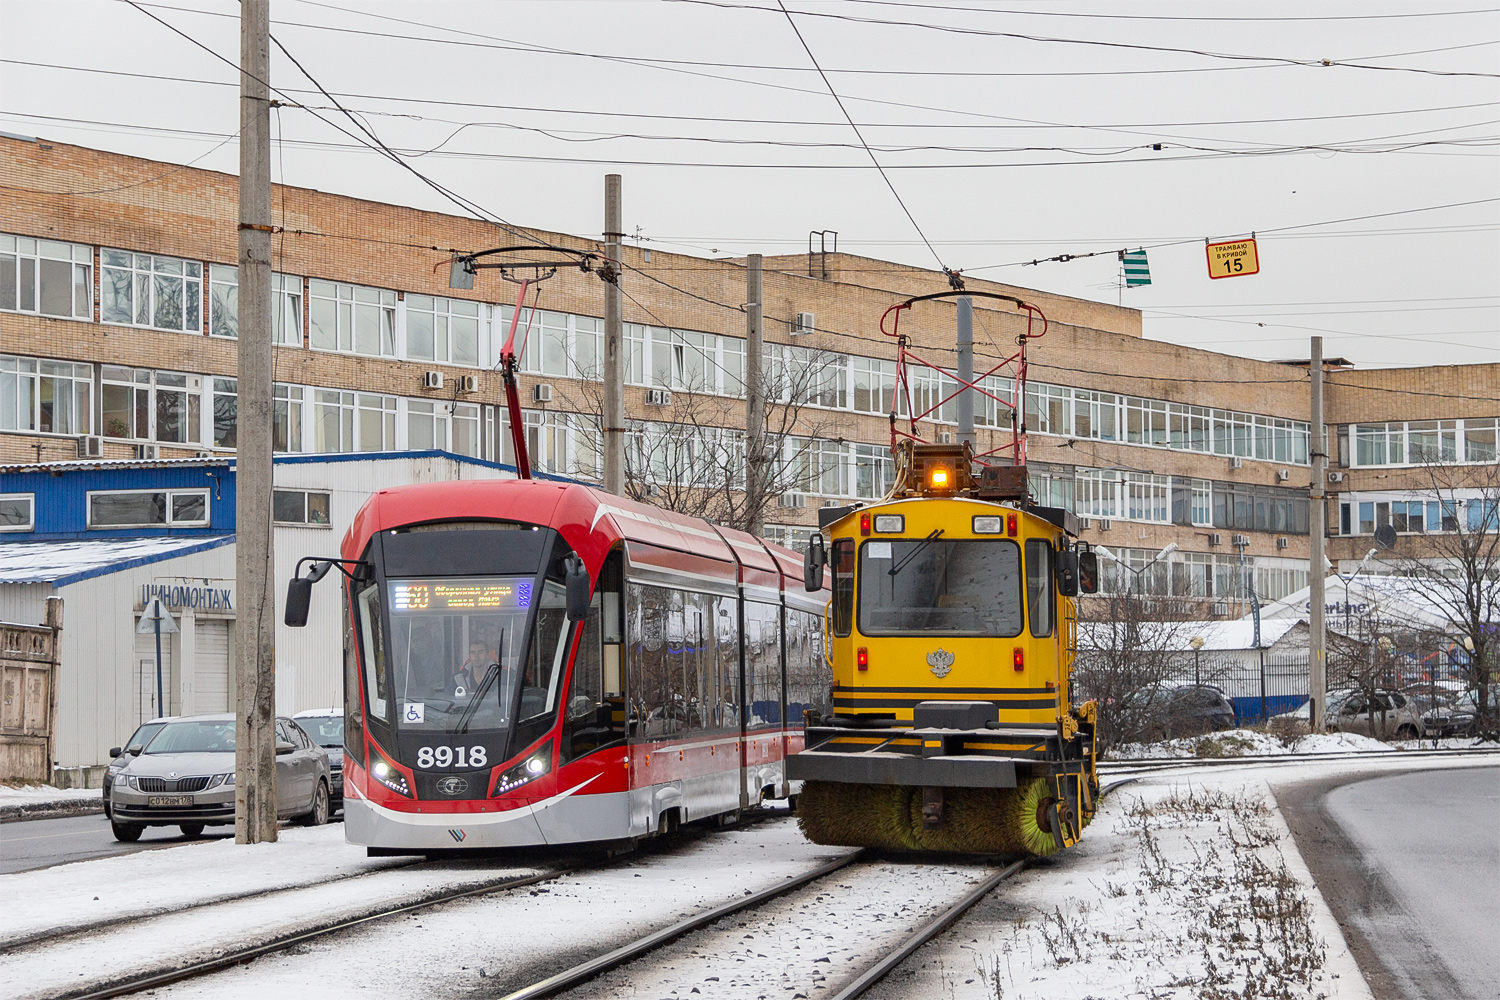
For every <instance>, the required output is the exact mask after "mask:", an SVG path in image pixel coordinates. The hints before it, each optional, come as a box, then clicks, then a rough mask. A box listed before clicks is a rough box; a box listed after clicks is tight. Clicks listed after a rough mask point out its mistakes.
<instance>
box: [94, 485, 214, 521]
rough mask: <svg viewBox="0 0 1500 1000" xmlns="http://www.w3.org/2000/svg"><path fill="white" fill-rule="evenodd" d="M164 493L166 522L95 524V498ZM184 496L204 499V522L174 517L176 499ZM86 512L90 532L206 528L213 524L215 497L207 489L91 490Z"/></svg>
mask: <svg viewBox="0 0 1500 1000" xmlns="http://www.w3.org/2000/svg"><path fill="white" fill-rule="evenodd" d="M153 493H162V494H165V496H166V504H165V507H164V515H165V517H166V520H164V521H141V522H133V523H129V524H95V523H94V498H95V497H101V496H137V495H143V494H146V495H149V494H153ZM184 496H201V497H202V498H203V518H202V520H192V521H178V520H176V519H175V518H174V517H173V513H172V511H173V508H174V507H175V506H176V498H177V497H184ZM84 510H85V512H86V517H87V520H88V525H87V527H88V529H89V530H90V531H116V530H119V529H123V528H179V527H189V528H206V527H208V526H209V525H211V524H212V523H213V497H212V496H211V495H210V491H209V490H208V489H206V488H204V489H200V488H196V487H195V488H193V489H156V490H89V491H88V492H87V493H85V494H84Z"/></svg>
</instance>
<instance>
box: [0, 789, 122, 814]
mask: <svg viewBox="0 0 1500 1000" xmlns="http://www.w3.org/2000/svg"><path fill="white" fill-rule="evenodd" d="M85 801H86V802H92V803H99V804H100V806H101V808H102V806H103V803H102V800H101V799H100V792H99V789H97V788H54V787H53V786H51V785H0V816H6V815H10V814H13V813H18V812H20V811H22V810H25V811H28V812H32V811H38V810H43V809H51V808H54V807H62V806H72V805H76V804H77V803H79V802H85Z"/></svg>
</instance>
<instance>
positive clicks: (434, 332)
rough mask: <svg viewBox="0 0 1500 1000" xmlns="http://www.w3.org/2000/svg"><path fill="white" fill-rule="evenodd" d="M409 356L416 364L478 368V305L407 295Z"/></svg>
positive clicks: (458, 300)
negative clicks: (421, 362) (428, 362)
mask: <svg viewBox="0 0 1500 1000" xmlns="http://www.w3.org/2000/svg"><path fill="white" fill-rule="evenodd" d="M406 356H407V357H408V358H410V359H412V360H414V361H436V362H440V363H442V364H454V365H466V366H468V367H470V368H474V367H478V365H479V303H477V302H468V301H465V300H463V299H447V298H439V297H435V296H432V295H408V296H407V297H406Z"/></svg>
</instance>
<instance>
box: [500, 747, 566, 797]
mask: <svg viewBox="0 0 1500 1000" xmlns="http://www.w3.org/2000/svg"><path fill="white" fill-rule="evenodd" d="M550 770H552V744H551V743H547V744H544V745H543V746H541V747H539V748H538V749H537V750H536V752H535V753H533V754H531V756H529V757H527V758H526V759H525V760H523V761H521V762H520V763H519V764H514V765H512V766H510V767H508V768H506V769H505V771H504V773H502V774H501V775H500V778H499V780H498V781H496V782H495V789H494V791H493V792H491V793H490V794H491V795H504V794H505V793H506V792H513V791H515V790H516V789H517V788H520V787H521V786H522V785H525V784H527V783H529V782H531V781H534V780H535V779H537V778H540V777H541V776H542V775H544V774H546V773H547V772H548V771H550Z"/></svg>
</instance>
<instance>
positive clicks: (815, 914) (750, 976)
mask: <svg viewBox="0 0 1500 1000" xmlns="http://www.w3.org/2000/svg"><path fill="white" fill-rule="evenodd" d="M994 872H995V869H994V868H991V867H985V866H983V865H979V864H969V865H949V864H933V863H931V862H925V861H920V860H909V861H905V862H890V861H884V862H880V863H877V864H868V865H867V864H855V865H853V866H851V867H849V868H846V869H844V870H843V871H840V872H838V873H837V874H835V875H832V876H829V877H828V878H826V879H820V880H819V881H817V882H816V883H814V884H812V885H810V886H807V887H806V888H803V889H801V890H798V891H797V892H794V893H791V894H789V895H787V896H784V897H782V898H781V899H778V900H775V901H773V902H771V903H768V904H766V905H765V906H762V907H759V908H757V909H756V910H755V911H754V913H753V915H752V914H747V913H739V914H735V915H734V916H730V917H726V918H725V919H723V920H721V921H719V922H718V923H716V924H714V925H713V926H712V927H708V928H705V929H704V930H702V931H699V932H698V933H695V934H691V935H689V936H688V937H686V938H684V939H682V940H681V941H678V942H677V943H675V944H672V945H669V946H667V947H666V948H663V949H661V950H660V951H657V952H654V953H652V954H651V955H650V956H649V957H647V958H644V959H642V960H640V961H639V962H636V963H635V964H633V965H629V966H625V967H624V968H621V969H616V970H615V971H613V972H610V973H607V974H605V975H603V976H600V977H599V978H598V979H597V980H595V981H594V982H592V983H590V984H588V985H587V986H584V987H580V988H579V989H577V990H575V991H573V992H572V993H569V994H567V996H568V997H569V998H570V1000H574V998H576V1000H615V998H622V1000H623V998H626V997H642V998H652V1000H658V998H660V1000H671V998H677V1000H689V998H691V997H701V998H703V1000H713V998H722V1000H751V998H760V997H764V998H770V997H776V998H778V1000H779V998H782V997H786V998H790V1000H796V998H799V997H809V996H812V995H813V994H815V993H817V992H818V991H820V990H828V991H830V992H832V991H836V990H838V989H839V988H841V987H842V986H844V985H846V984H848V983H849V982H851V981H852V980H853V979H854V978H855V977H856V976H858V975H859V974H860V973H862V972H864V970H865V969H867V968H868V967H869V966H871V965H873V964H874V963H875V962H877V961H879V960H880V959H882V958H884V957H885V956H886V955H887V954H888V953H889V952H891V951H893V950H895V949H896V948H898V947H900V946H901V944H902V943H903V942H904V941H905V940H906V938H908V937H910V936H911V934H912V933H913V932H914V931H915V930H916V929H917V928H918V927H919V926H921V925H922V924H924V923H926V922H927V921H928V920H930V919H932V918H933V917H935V916H937V915H938V914H939V913H940V912H941V911H942V910H944V909H946V908H947V907H949V906H951V905H952V904H953V903H955V902H957V901H958V899H960V898H961V897H962V896H963V895H964V894H965V893H966V892H968V891H969V890H970V889H972V888H973V887H974V886H975V885H977V884H978V883H980V882H982V881H983V880H984V879H985V878H986V877H988V876H990V875H993V874H994Z"/></svg>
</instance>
